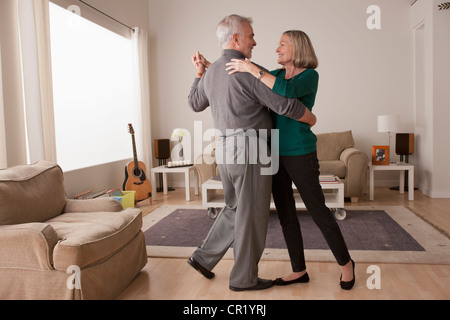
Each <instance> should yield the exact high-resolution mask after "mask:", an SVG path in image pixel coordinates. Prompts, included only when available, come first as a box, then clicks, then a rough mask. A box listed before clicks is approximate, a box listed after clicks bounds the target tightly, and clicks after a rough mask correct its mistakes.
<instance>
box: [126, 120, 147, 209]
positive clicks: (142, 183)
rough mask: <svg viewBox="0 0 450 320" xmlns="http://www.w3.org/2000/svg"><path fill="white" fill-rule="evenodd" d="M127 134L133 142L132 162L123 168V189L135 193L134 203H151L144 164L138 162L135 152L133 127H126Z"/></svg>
mask: <svg viewBox="0 0 450 320" xmlns="http://www.w3.org/2000/svg"><path fill="white" fill-rule="evenodd" d="M128 132H129V133H130V134H131V137H132V141H133V156H134V161H131V162H129V163H128V164H127V166H126V167H125V181H124V183H123V189H124V190H125V191H136V195H135V198H134V199H135V202H139V201H142V200H146V199H149V198H150V203H152V185H151V183H150V181H149V180H148V178H147V173H146V168H145V164H144V163H143V162H140V161H138V158H137V152H136V140H135V137H134V134H135V132H134V129H133V125H132V124H131V123H130V124H129V125H128Z"/></svg>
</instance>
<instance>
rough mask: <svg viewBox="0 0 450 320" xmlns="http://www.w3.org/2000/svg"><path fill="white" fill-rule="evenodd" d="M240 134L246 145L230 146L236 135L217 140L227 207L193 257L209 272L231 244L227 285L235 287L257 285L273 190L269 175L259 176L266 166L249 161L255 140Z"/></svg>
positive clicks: (217, 151)
mask: <svg viewBox="0 0 450 320" xmlns="http://www.w3.org/2000/svg"><path fill="white" fill-rule="evenodd" d="M243 135H244V136H245V144H244V143H230V142H232V140H231V139H235V138H236V137H237V136H240V135H239V134H238V135H234V136H231V137H226V138H219V139H218V141H217V147H216V156H217V155H218V154H220V152H221V150H223V154H224V156H225V158H226V161H224V162H225V163H224V164H220V162H219V170H220V177H221V179H222V183H223V188H224V194H225V204H226V206H225V208H224V209H223V210H222V211H221V212H220V214H219V215H218V217H217V219H216V221H215V223H214V225H213V226H212V228H211V230H210V231H209V234H208V236H207V237H206V239H205V240H204V242H203V244H202V246H201V247H200V248H198V249H197V250H196V251H195V252H194V254H193V256H192V257H193V258H194V259H195V260H196V261H197V262H198V263H200V264H201V265H202V266H203V267H204V268H206V269H208V270H212V269H213V268H214V267H215V266H216V265H217V264H218V263H219V261H220V260H221V259H222V258H223V256H224V255H225V253H226V252H227V251H228V249H229V248H230V246H231V245H232V244H233V242H234V266H233V270H232V271H231V274H230V285H231V286H233V287H236V288H248V287H251V286H254V285H256V284H257V281H258V263H259V260H260V258H261V255H262V253H263V251H264V248H265V243H266V236H267V226H268V219H269V212H270V198H271V187H272V176H271V175H262V174H261V169H262V168H265V167H267V165H262V164H261V163H260V161H259V158H258V161H256V162H257V163H256V164H252V163H254V161H249V152H250V150H255V148H254V140H253V138H255V137H254V136H252V137H251V138H250V137H248V136H247V134H243ZM240 137H242V136H240ZM238 139H239V137H238ZM244 155H245V156H244ZM231 159H234V161H230V160H231ZM243 162H244V163H243Z"/></svg>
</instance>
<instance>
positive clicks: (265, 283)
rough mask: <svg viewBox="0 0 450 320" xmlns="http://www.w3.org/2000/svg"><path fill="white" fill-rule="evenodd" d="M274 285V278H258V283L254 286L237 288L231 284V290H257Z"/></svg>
mask: <svg viewBox="0 0 450 320" xmlns="http://www.w3.org/2000/svg"><path fill="white" fill-rule="evenodd" d="M272 287H273V281H272V280H264V279H259V278H258V283H257V284H256V285H254V286H253V287H248V288H236V287H233V286H230V290H232V291H237V292H240V291H257V290H265V289H269V288H272Z"/></svg>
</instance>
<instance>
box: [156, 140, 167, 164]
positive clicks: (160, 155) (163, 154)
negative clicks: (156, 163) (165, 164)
mask: <svg viewBox="0 0 450 320" xmlns="http://www.w3.org/2000/svg"><path fill="white" fill-rule="evenodd" d="M155 158H156V159H160V160H167V159H169V158H170V140H169V139H162V140H155Z"/></svg>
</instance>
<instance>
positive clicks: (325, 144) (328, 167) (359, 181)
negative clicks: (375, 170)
mask: <svg viewBox="0 0 450 320" xmlns="http://www.w3.org/2000/svg"><path fill="white" fill-rule="evenodd" d="M317 139H318V141H317V157H318V158H319V164H320V172H321V173H322V174H334V175H335V176H337V177H339V178H340V179H341V180H342V181H344V190H345V191H344V193H345V194H344V196H345V197H346V198H351V200H352V202H358V198H359V197H361V196H362V195H364V190H365V187H366V185H367V168H368V165H369V157H368V156H367V155H366V154H365V153H364V152H362V151H360V150H358V149H356V148H355V141H354V140H353V134H352V132H351V131H345V132H334V133H324V134H318V135H317Z"/></svg>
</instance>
